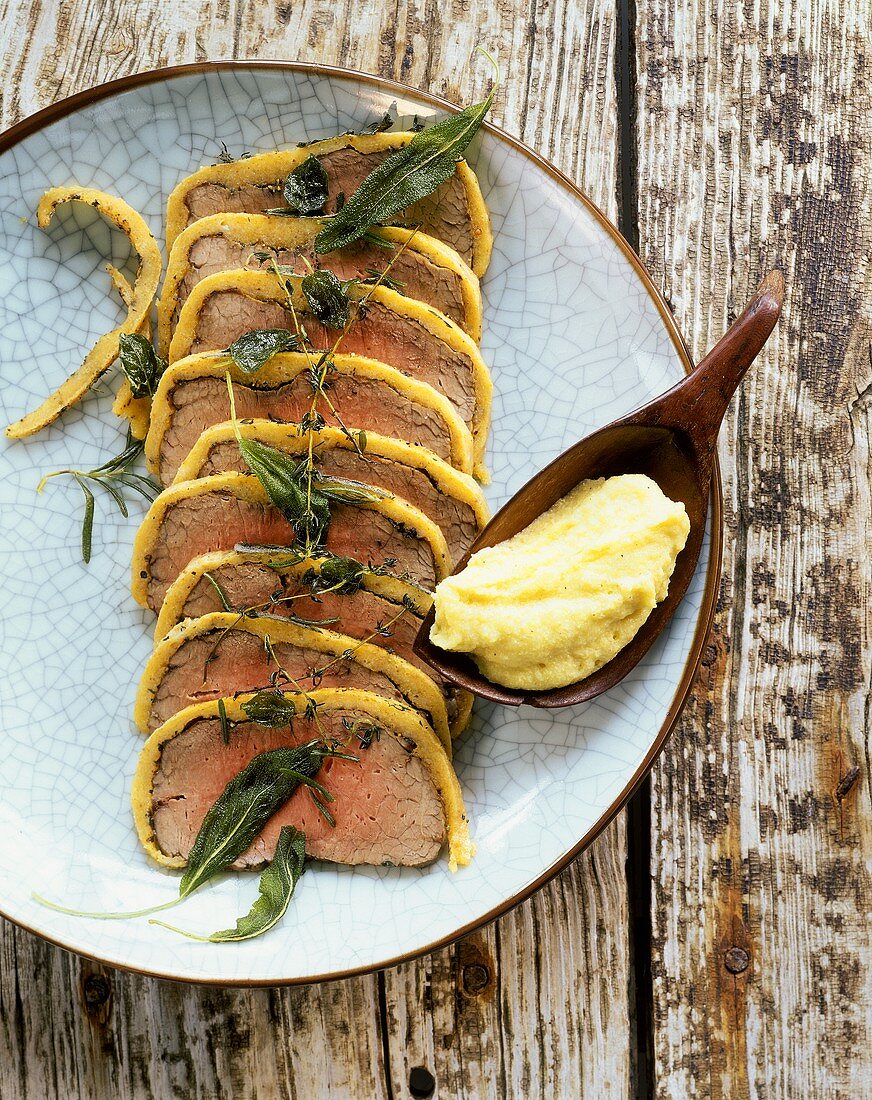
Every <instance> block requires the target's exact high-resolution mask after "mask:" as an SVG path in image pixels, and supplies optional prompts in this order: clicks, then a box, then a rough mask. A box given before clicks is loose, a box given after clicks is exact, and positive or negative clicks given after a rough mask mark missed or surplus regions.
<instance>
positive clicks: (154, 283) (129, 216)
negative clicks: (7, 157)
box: [6, 187, 162, 439]
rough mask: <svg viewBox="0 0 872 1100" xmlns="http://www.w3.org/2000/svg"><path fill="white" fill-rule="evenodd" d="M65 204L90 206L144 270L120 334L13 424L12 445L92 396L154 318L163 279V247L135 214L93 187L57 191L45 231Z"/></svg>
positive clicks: (48, 204) (42, 208)
mask: <svg viewBox="0 0 872 1100" xmlns="http://www.w3.org/2000/svg"><path fill="white" fill-rule="evenodd" d="M64 202H86V203H88V205H89V206H93V207H94V209H95V210H98V211H99V212H100V213H101V214H102V215H103V216H104V217H105V218H107V219H108V220H109V221H111V222H112V223H113V225H117V226H118V228H119V229H120V230H121V231H122V232H123V233H124V234H126V236H127V237H128V239H129V240H130V243H131V245H132V246H133V248H134V250H135V251H136V253H137V255H138V256H139V269H138V271H137V274H136V279H135V281H134V285H133V293H132V295H131V299H130V302H129V303H127V317H126V318H125V319H124V321H123V322H122V323H121V324H120V325H118V327H117V328H114V329H112V331H111V332H107V333H106V335H105V336H101V337H100V339H99V340H98V341H97V343H96V344H95V345H94V347H93V348H92V349H91V350H90V351H89V352H88V355H87V356H86V358H85V361H84V363H82V365H81V366H80V367H79V369H78V370H77V371H75V372H74V373H73V374H71V375H70V377H69V378H68V379H67V380H66V382H64V383H63V384H62V385H61V386H60V387H59V388H58V389H57V390H55V392H54V393H53V394H52V395H51V396H50V397H48V398H46V400H45V401H43V403H42V404H41V405H40V406H39V408H38V409H34V411H33V412H31V413H28V414H27V416H24V417H22V419H21V420H17V421H16V422H15V423H14V424H10V425H9V427H8V428H7V429H6V435H7V436H9V438H10V439H24V438H26V437H27V436H29V435H33V434H35V433H36V432H38V431H41V430H42V429H43V428H45V427H47V426H48V425H49V424H51V423H52V422H53V421H55V420H56V419H57V418H58V417H59V416H60V415H61V413H62V412H64V410H65V409H68V408H70V406H71V405H75V404H76V402H77V401H79V400H81V398H82V397H83V396H84V395H85V394H86V393H87V392H88V390H89V389H90V388H91V386H93V385H94V383H95V382H96V381H97V379H98V378H99V377H100V376H101V375H102V374H104V373H105V372H106V371H107V370H108V369H109V367H110V366H111V365H112V364H113V363H114V362H115V360H116V359H117V358H118V338H119V337H120V336H121V335H122V334H124V333H133V332H138V331H139V329H140V327H141V326H142V324H143V322H144V321H145V320H146V318H147V317H148V313H149V310H150V309H151V304H152V302H153V301H154V296H155V294H156V293H157V287H158V283H159V282H160V274H161V266H162V264H161V257H160V250H159V249H158V246H157V242H156V241H155V239H154V237H153V236H152V235H151V232H150V231H149V228H148V226H147V225H146V224H145V222H144V221H143V219H142V217H141V216H140V215H139V214H137V212H136V211H135V210H133V209H132V208H131V207H129V206H128V205H127V203H126V202H123V201H122V200H121V199H119V198H116V197H115V196H114V195H106V194H104V193H103V192H102V191H95V190H94V189H93V188H90V187H53V188H52V189H51V190H50V191H46V193H45V194H44V195H43V197H42V199H41V200H40V203H39V206H38V207H37V211H36V217H37V224H38V225H39V227H40V229H45V228H46V227H47V226H48V224H49V222H50V221H51V219H52V215H53V214H54V212H55V210H56V208H57V207H58V206H60V205H61V203H64Z"/></svg>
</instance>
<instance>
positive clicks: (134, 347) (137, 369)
mask: <svg viewBox="0 0 872 1100" xmlns="http://www.w3.org/2000/svg"><path fill="white" fill-rule="evenodd" d="M118 361H119V362H120V363H121V369H122V370H123V371H124V373H125V375H126V376H127V381H128V382H129V383H130V392H131V393H132V394H133V396H134V397H152V396H153V395H154V392H155V390H156V389H157V385H158V382H159V381H160V376H161V375H162V374H163V372H164V371H165V370H166V363H165V362H164V361H163V359H161V358H160V356H159V355H158V354H157V352H156V351H155V350H154V348H153V347H152V344H151V341H150V340H146V338H145V337H144V336H142V335H141V334H140V333H138V332H133V333H124V334H123V335H121V336H119V338H118Z"/></svg>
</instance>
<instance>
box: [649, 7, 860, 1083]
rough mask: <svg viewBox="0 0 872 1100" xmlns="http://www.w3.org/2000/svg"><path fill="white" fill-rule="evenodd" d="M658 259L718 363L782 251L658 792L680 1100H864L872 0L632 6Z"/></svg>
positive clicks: (739, 405)
mask: <svg viewBox="0 0 872 1100" xmlns="http://www.w3.org/2000/svg"><path fill="white" fill-rule="evenodd" d="M637 9H638V20H637V28H636V60H637V71H638V89H637V90H638V100H637V102H638V150H639V164H638V193H639V196H640V200H639V210H638V217H639V232H640V238H641V241H642V244H643V259H644V260H645V261H646V262H647V264H648V265H649V268H650V269H651V270H652V272H653V273H654V275H655V278H656V279H657V281H659V283H660V285H661V286H662V288H663V290H664V292H665V293H666V295H667V297H668V298H669V299H670V300H671V302H672V304H673V306H674V308H675V311H676V313H677V315H678V319H679V323H680V324H681V325H682V327H683V329H684V331H685V333H686V334H687V335H688V337H689V339H690V341H691V344H692V346H693V350H694V352H695V354H696V355H699V354H701V353H702V352H703V351H704V350H705V349H706V348H707V347H708V346H710V345H711V343H712V342H713V341H714V340H715V339H716V338H717V337H718V336H719V335H720V333H721V332H722V331H723V329H724V327H725V326H726V325H727V324H728V323H729V321H730V320H731V319H732V317H733V316H734V315H735V314H736V312H738V310H739V309H740V308H741V306H742V304H743V302H744V300H745V298H746V296H747V295H748V294H749V292H750V291H751V290H752V289H753V286H754V284H755V282H756V281H757V279H758V278H759V276H760V275H761V274H762V273H763V272H764V271H765V270H766V269H767V268H769V267H771V266H773V265H777V266H779V267H781V268H782V270H783V271H784V273H785V276H786V279H787V284H788V303H787V307H786V310H785V315H784V317H783V319H782V323H781V325H780V328H779V329H778V330H777V333H776V338H775V339H774V340H773V343H772V345H771V350H770V351H769V352H768V353H767V354H766V355H765V356H764V358H763V359H762V360H761V361H760V363H759V365H758V367H757V368H756V371H755V372H752V375H751V377H750V378H749V379H748V380H747V381H746V383H745V386H744V388H743V390H742V392H741V395H740V396H739V397H738V398H737V400H736V401H735V402H734V405H733V409H732V414H731V416H730V418H729V421H728V423H727V425H726V427H725V429H724V431H723V434H722V453H723V457H724V463H723V465H724V470H725V474H726V478H725V481H726V484H725V491H726V492H725V495H726V516H727V530H726V540H725V543H726V545H725V549H726V558H725V564H724V576H723V583H722V588H721V593H720V607H719V613H718V617H717V624H716V629H715V633H714V636H713V638H712V640H711V644H710V645H709V648H708V653H707V656H706V660H705V670H704V676H703V678H702V682H700V683H699V685H698V688H697V691H696V694H695V697H694V700H693V703H692V705H691V706H690V707H689V708H688V710H687V711H686V712H685V717H684V720H683V723H682V726H681V729H680V730H679V732H678V733H677V735H676V736H675V737H674V739H673V740H672V742H671V744H670V745H669V746H668V747H667V751H666V753H665V754H664V757H663V758H662V761H661V763H660V765H659V766H658V767H657V769H656V771H655V775H654V782H653V826H654V828H653V837H652V874H653V881H654V894H653V905H652V916H653V924H654V951H653V962H652V966H653V974H654V1049H655V1056H656V1061H655V1080H656V1093H657V1095H659V1096H663V1097H667V1096H668V1097H682V1098H683V1097H695V1096H700V1097H706V1098H708V1097H721V1096H730V1097H733V1096H738V1097H745V1096H749V1097H766V1098H775V1097H785V1098H788V1097H789V1098H797V1097H815V1098H822V1097H826V1098H830V1097H833V1098H834V1097H846V1098H847V1097H859V1096H861V1095H869V1094H870V1091H872V1065H870V1058H869V1050H870V1044H869V1040H870V1036H869V1004H870V978H869V961H870V953H869V948H870V942H869V931H868V929H869V924H868V918H869V910H870V902H872V882H870V878H869V864H868V859H869V853H870V844H869V842H870V814H869V811H870V788H869V755H868V740H867V739H868V734H869V713H870V712H869V698H870V696H869V688H870V684H869V677H870V669H872V662H870V637H869V625H870V620H869V615H868V607H869V597H870V572H869V548H870V531H869V519H870V499H869V474H870V467H869V409H870V404H869V402H870V395H872V381H870V367H872V362H870V337H872V316H870V311H872V295H870V290H872V285H870V274H872V272H870V249H872V234H870V219H869V214H870V210H869V205H870V183H872V156H870V153H872V150H870V139H872V132H870V126H869V119H870V111H872V99H870V93H872V87H870V82H869V72H868V65H869V47H870V42H872V39H870V28H869V23H868V18H869V12H870V9H869V6H868V3H864V0H845V2H843V3H840V4H832V3H825V2H817V0H801V2H800V0H792V2H788V3H785V4H775V3H773V2H770V0H761V2H760V3H758V4H755V5H744V6H743V5H722V4H715V3H713V2H712V0H678V2H677V3H673V2H672V0H669V2H668V3H667V2H664V0H646V2H645V3H640V4H638V5H637Z"/></svg>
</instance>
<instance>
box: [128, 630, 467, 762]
mask: <svg viewBox="0 0 872 1100" xmlns="http://www.w3.org/2000/svg"><path fill="white" fill-rule="evenodd" d="M237 634H238V635H239V636H240V637H242V636H244V635H249V636H250V637H251V638H253V639H255V640H256V642H257V646H256V648H257V652H258V661H257V668H256V669H254V668H252V669H249V668H248V666H245V668H243V667H242V666H241V665H237V666H236V667H235V668H234V670H233V674H232V678H233V680H234V681H235V683H236V684H238V685H239V691H240V692H245V691H252V690H253V689H254V686H243V685H241V684H239V679H240V677H242V676H243V675H245V674H246V673H256V675H257V676H258V677H260V676H261V675H262V676H263V681H264V683H263V687H264V688H265V689H267V690H268V688H269V675H270V671H275V669H274V668H272V669H271V668H270V664H271V662H268V661H267V660H266V657H265V656H263V654H265V653H266V639H269V641H270V643H271V645H272V647H273V648H274V650H275V651H276V652H277V653H279V654H281V652H282V647H284V646H287V647H292V648H298V649H300V650H305V651H309V652H314V653H321V654H323V655H324V656H325V658H329V659H330V662H329V663H330V664H331V668H332V669H333V670H334V671H339V670H337V669H336V668H335V666H336V665H338V664H339V662H341V661H346V662H350V663H351V665H352V666H356V669H355V670H356V671H357V670H359V671H360V673H361V675H362V676H364V677H367V678H370V677H371V675H374V676H375V677H376V678H378V679H379V680H380V681H383V682H384V683H387V684H389V685H391V690H396V692H397V693H398V695H399V696H401V698H402V699H403V700H404V701H405V702H406V703H408V704H409V705H410V706H412V707H414V708H415V710H419V711H422V712H423V713H425V714H427V715H429V717H430V720H431V724H432V726H433V729H434V730H435V731H436V734H437V736H438V738H439V740H440V741H441V743H442V745H443V747H444V749H445V751H446V752H447V753H449V754H450V753H451V734H450V731H449V728H448V710H447V707H446V704H445V698H444V696H443V695H442V692H441V690H440V689H439V687H438V686H437V684H436V683H435V682H434V681H433V680H431V679H430V677H429V676H428V675H427V674H426V673H425V672H422V671H421V669H419V668H416V667H415V666H414V665H412V664H410V663H409V662H408V661H406V660H403V658H402V657H397V656H396V655H395V654H393V653H389V652H388V651H387V650H386V649H381V648H379V647H378V646H374V645H371V644H369V643H368V642H359V641H357V640H356V639H355V638H349V636H348V635H347V634H338V633H337V632H336V631H335V630H329V629H326V628H324V627H310V626H298V625H297V624H296V623H292V622H291V621H290V620H288V619H273V618H269V617H258V618H248V617H247V616H242V615H237V614H236V613H235V612H226V611H217V612H213V613H212V614H210V615H201V616H200V618H198V619H187V620H186V621H185V622H183V623H180V624H179V625H178V626H177V627H174V628H173V629H172V630H171V631H170V632H169V634H167V636H166V637H165V638H163V639H162V640H161V641H159V642H158V643H157V645H156V646H155V647H154V650H153V651H152V654H151V656H150V657H149V659H148V661H147V663H146V666H145V668H144V670H143V673H142V679H141V680H140V682H139V688H138V690H137V693H136V702H135V703H134V706H133V721H134V722H135V723H136V726H137V728H138V729H139V730H140V731H141V732H142V733H148V732H149V731H151V730H154V729H155V728H156V727H157V726H158V725H160V724H161V723H162V722H164V721H165V720H167V712H169V713H175V712H176V711H177V710H180V709H183V707H179V706H178V705H177V703H176V701H175V699H174V698H170V697H169V696H168V695H167V687H168V685H167V684H164V683H163V681H164V679H165V677H167V676H173V677H175V679H174V680H173V691H175V690H176V689H177V688H178V686H179V684H180V683H181V682H182V681H181V678H179V676H178V672H179V670H180V669H181V670H182V671H183V672H185V673H186V672H187V671H188V670H187V667H186V666H185V664H184V661H185V657H186V655H187V654H188V653H190V652H191V645H192V643H193V646H194V648H196V650H197V657H198V659H199V656H200V654H199V648H200V647H199V646H198V644H197V643H198V640H200V639H203V638H205V639H206V640H207V641H208V642H209V650H208V656H210V657H211V661H210V662H209V663H210V664H212V665H213V666H214V665H217V664H218V663H219V661H220V654H219V655H218V656H217V657H216V656H215V655H216V654H217V653H218V650H219V647H220V646H221V645H222V644H224V643H227V644H229V645H231V646H232V645H233V636H234V635H237ZM349 653H351V654H352V655H351V656H348V654H349ZM238 656H239V655H238V654H237V657H238ZM212 671H213V669H210V673H211V672H212ZM191 672H192V675H193V674H194V666H191ZM196 674H197V675H198V676H200V677H202V675H203V673H202V666H200V665H197V667H196ZM216 675H217V673H216ZM295 678H296V679H298V680H299V679H303V680H305V677H303V676H302V675H298V676H297V677H295ZM196 682H197V691H198V692H202V695H205V694H206V691H205V690H203V686H202V684H201V681H200V679H198V680H197V681H196ZM255 685H256V686H257V687H258V688H259V689H260V687H261V685H260V683H259V681H258V680H256V681H255ZM308 686H309V685H308V683H305V682H304V683H302V684H300V687H301V688H302V690H303V691H308ZM313 687H314V685H313ZM225 690H227V689H225ZM214 694H216V695H217V694H225V691H220V692H219V691H216V692H214ZM202 695H201V697H202ZM159 711H163V713H160V714H159V713H158V712H159Z"/></svg>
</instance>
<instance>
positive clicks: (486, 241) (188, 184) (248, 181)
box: [167, 131, 493, 277]
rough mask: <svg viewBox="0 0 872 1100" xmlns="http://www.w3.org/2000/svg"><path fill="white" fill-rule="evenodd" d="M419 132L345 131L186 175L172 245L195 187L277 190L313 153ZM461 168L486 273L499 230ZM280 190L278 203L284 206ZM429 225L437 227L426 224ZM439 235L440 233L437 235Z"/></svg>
mask: <svg viewBox="0 0 872 1100" xmlns="http://www.w3.org/2000/svg"><path fill="white" fill-rule="evenodd" d="M414 136H415V135H414V134H413V133H411V132H408V131H407V132H403V133H396V134H341V135H340V136H339V137H334V138H327V139H326V140H324V141H316V142H312V143H311V144H310V145H305V146H303V147H301V148H296V149H280V150H278V151H276V152H271V153H258V154H256V155H255V156H253V157H246V158H245V159H243V160H236V161H233V162H232V163H231V164H210V165H207V166H206V167H204V168H201V169H200V170H199V171H197V172H194V173H193V175H190V176H186V177H185V179H183V180H182V181H181V182H180V183H179V184H177V186H176V187H175V188H174V189H173V191H172V192H171V193H170V197H169V200H168V201H167V248H172V246H173V244H174V242H175V240H176V238H177V237H178V235H179V234H180V233H181V232H182V230H183V229H184V228H185V227H186V226H187V225H188V224H189V223H190V222H191V220H192V219H191V214H190V210H189V209H188V206H187V199H188V196H189V195H190V194H191V192H192V191H193V190H194V189H195V188H196V187H199V186H201V185H202V184H206V183H215V184H218V185H219V186H221V187H226V188H228V189H229V190H235V189H238V188H240V187H243V186H246V185H247V186H261V187H267V186H272V187H275V188H276V190H277V192H278V191H280V189H281V184H282V183H283V182H284V180H285V177H286V176H287V174H288V173H289V172H292V171H293V170H294V169H295V168H297V167H298V166H299V165H300V164H302V163H303V161H304V160H306V159H307V158H308V157H310V156H313V157H318V156H324V155H326V154H327V153H332V152H335V151H336V150H337V149H346V148H349V147H350V148H353V149H357V151H358V152H360V153H374V152H380V151H381V150H388V151H392V150H394V149H399V148H401V147H402V146H404V145H408V144H409V142H410V141H411V140H412V138H413V137H414ZM456 172H457V175H458V177H459V178H460V180H461V182H462V184H463V188H464V191H465V193H466V204H467V210H468V212H469V222H470V231H471V235H472V240H473V246H472V263H471V264H470V267H471V268H472V270H473V271H474V272H475V274H476V275H478V276H479V277H481V276H482V275H484V273H485V271H487V267H488V264H489V263H490V257H491V252H492V250H493V233H492V232H491V225H490V216H489V215H488V212H487V207H486V206H485V202H484V198H483V196H482V193H481V188H480V187H479V184H478V179H477V178H476V175H475V173H474V172H473V170H472V169H471V168H470V167H469V165H468V164H467V162H466V161H465V160H461V161H459V162H458V164H457V168H456ZM281 202H282V200H281V196H280V195H279V194H277V197H276V206H280V205H281ZM423 228H424V229H425V230H427V229H432V226H431V227H428V226H426V225H425V226H424V227H423ZM437 235H438V234H437Z"/></svg>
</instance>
